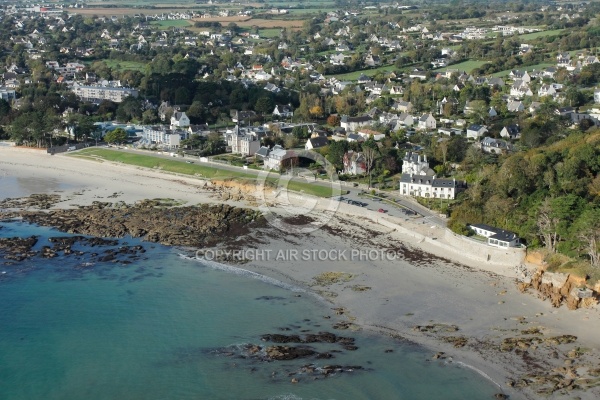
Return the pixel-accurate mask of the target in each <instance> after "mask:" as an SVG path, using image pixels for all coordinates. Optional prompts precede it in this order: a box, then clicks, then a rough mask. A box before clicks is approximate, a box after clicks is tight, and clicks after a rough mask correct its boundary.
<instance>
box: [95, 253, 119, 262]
mask: <svg viewBox="0 0 600 400" xmlns="http://www.w3.org/2000/svg"><path fill="white" fill-rule="evenodd" d="M114 259H115V255H114V254H112V253H110V254H107V255H105V256H104V257H100V259H99V260H98V261H100V262H109V261H113V260H114Z"/></svg>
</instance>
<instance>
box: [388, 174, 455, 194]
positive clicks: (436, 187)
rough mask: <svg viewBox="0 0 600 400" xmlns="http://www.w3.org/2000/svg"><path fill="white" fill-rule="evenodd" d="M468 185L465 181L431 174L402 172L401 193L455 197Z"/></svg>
mask: <svg viewBox="0 0 600 400" xmlns="http://www.w3.org/2000/svg"><path fill="white" fill-rule="evenodd" d="M466 187H467V185H466V183H465V182H463V181H457V180H456V179H442V178H436V177H435V175H434V176H429V175H410V174H402V177H401V179H400V194H401V195H410V196H414V197H426V198H438V199H455V198H456V195H457V194H458V193H459V192H461V191H463V190H465V189H466Z"/></svg>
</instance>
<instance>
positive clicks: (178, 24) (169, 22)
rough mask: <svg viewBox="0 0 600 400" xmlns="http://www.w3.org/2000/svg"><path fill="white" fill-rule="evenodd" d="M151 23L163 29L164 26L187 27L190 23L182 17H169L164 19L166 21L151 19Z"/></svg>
mask: <svg viewBox="0 0 600 400" xmlns="http://www.w3.org/2000/svg"><path fill="white" fill-rule="evenodd" d="M150 24H151V25H157V26H159V27H161V28H163V29H166V28H173V27H176V28H188V27H190V26H191V25H190V23H189V22H188V21H186V20H183V19H179V20H177V19H170V20H166V21H152V22H150Z"/></svg>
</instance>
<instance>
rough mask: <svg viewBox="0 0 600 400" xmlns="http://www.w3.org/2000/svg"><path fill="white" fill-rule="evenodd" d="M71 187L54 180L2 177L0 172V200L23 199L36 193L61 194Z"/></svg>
mask: <svg viewBox="0 0 600 400" xmlns="http://www.w3.org/2000/svg"><path fill="white" fill-rule="evenodd" d="M70 188H72V185H69V184H67V183H64V182H61V181H60V180H59V179H54V178H36V177H33V176H31V177H15V176H9V175H4V174H3V173H2V171H0V200H2V199H5V198H15V197H25V196H30V195H32V194H37V193H48V194H51V193H53V192H62V191H64V190H67V189H70Z"/></svg>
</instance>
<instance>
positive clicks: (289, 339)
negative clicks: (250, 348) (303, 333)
mask: <svg viewBox="0 0 600 400" xmlns="http://www.w3.org/2000/svg"><path fill="white" fill-rule="evenodd" d="M261 340H262V341H264V342H273V343H305V342H304V341H303V340H302V339H301V338H300V336H298V335H280V334H277V333H275V334H271V335H262V336H261Z"/></svg>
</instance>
